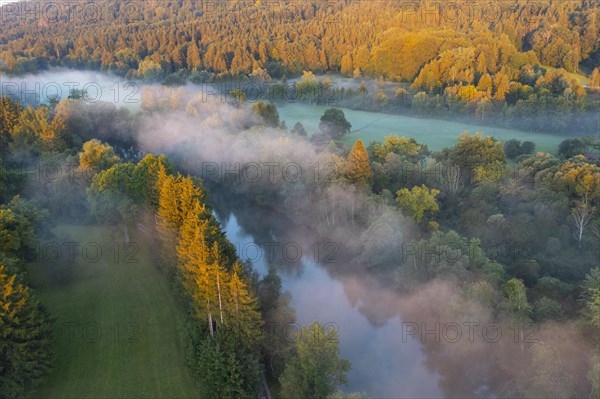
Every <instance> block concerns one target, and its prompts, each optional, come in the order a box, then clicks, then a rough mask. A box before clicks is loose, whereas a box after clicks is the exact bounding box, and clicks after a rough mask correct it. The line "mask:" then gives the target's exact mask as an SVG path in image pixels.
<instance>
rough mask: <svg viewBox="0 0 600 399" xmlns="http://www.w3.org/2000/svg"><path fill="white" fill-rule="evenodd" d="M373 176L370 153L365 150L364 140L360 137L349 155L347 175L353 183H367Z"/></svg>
mask: <svg viewBox="0 0 600 399" xmlns="http://www.w3.org/2000/svg"><path fill="white" fill-rule="evenodd" d="M371 176H373V171H372V170H371V162H370V160H369V154H368V153H367V150H365V147H364V146H363V143H362V140H360V139H358V140H357V141H356V143H355V144H354V147H352V150H351V151H350V154H349V155H348V162H347V163H346V177H347V178H348V180H349V181H350V182H351V183H354V184H357V185H367V183H368V181H369V179H370V178H371Z"/></svg>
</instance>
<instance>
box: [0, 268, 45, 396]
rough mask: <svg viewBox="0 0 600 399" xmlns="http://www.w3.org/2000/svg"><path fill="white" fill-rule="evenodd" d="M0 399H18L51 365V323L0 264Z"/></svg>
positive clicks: (34, 300) (27, 289) (28, 294)
mask: <svg viewBox="0 0 600 399" xmlns="http://www.w3.org/2000/svg"><path fill="white" fill-rule="evenodd" d="M0 290H1V292H0V359H1V361H0V397H2V398H18V397H23V396H24V394H25V393H26V392H27V391H28V390H29V389H31V388H33V387H34V386H35V385H36V384H37V383H39V381H40V380H41V379H42V377H43V376H44V374H45V373H46V372H47V371H48V369H49V368H50V367H51V365H52V354H51V352H50V349H49V342H50V340H49V336H50V319H49V316H48V314H47V313H46V311H45V309H44V308H43V307H42V306H41V305H40V303H39V302H38V301H37V300H36V299H35V298H34V297H33V296H32V295H31V292H30V291H29V288H27V287H26V286H24V285H23V284H21V283H20V282H18V281H17V276H16V275H14V274H13V275H9V274H8V273H7V270H6V267H5V266H4V264H2V263H0Z"/></svg>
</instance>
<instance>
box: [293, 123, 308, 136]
mask: <svg viewBox="0 0 600 399" xmlns="http://www.w3.org/2000/svg"><path fill="white" fill-rule="evenodd" d="M291 132H292V133H294V134H297V135H298V136H304V137H306V136H307V133H306V129H305V128H304V125H302V123H300V122H296V124H295V125H294V127H292V130H291Z"/></svg>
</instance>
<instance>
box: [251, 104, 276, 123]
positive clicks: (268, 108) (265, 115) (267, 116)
mask: <svg viewBox="0 0 600 399" xmlns="http://www.w3.org/2000/svg"><path fill="white" fill-rule="evenodd" d="M252 109H253V110H254V112H256V113H257V114H258V115H259V116H260V117H261V118H262V119H263V121H264V123H265V124H266V125H267V126H269V127H274V128H277V127H279V112H278V111H277V107H275V105H274V104H272V103H265V102H263V101H262V100H259V101H258V102H257V103H255V104H254V105H252Z"/></svg>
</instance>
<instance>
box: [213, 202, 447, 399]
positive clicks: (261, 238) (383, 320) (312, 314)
mask: <svg viewBox="0 0 600 399" xmlns="http://www.w3.org/2000/svg"><path fill="white" fill-rule="evenodd" d="M213 193H214V191H213ZM213 202H214V206H215V213H216V215H217V217H218V218H219V220H220V221H221V222H222V224H223V227H224V230H225V232H226V234H227V237H228V238H229V240H230V241H232V242H233V243H234V245H235V246H236V248H237V249H238V253H240V255H242V256H244V255H246V257H247V258H250V259H252V261H253V265H254V267H255V269H256V270H257V271H258V272H259V273H260V274H261V275H265V274H266V272H267V268H268V264H269V263H274V264H275V265H277V267H278V271H279V275H280V277H281V279H282V283H283V288H284V290H287V291H289V292H290V294H291V296H292V302H291V306H292V307H293V308H294V309H295V310H296V315H297V322H298V324H310V323H311V322H313V321H315V320H317V321H319V322H320V323H322V324H330V325H331V326H334V328H336V329H337V330H338V331H339V336H340V349H341V353H342V356H343V357H345V358H347V359H348V360H350V361H351V362H352V370H351V371H350V373H349V374H348V377H349V384H348V385H347V386H345V387H344V390H345V391H360V392H367V393H368V394H369V397H386V398H441V397H444V394H443V393H442V391H441V390H440V388H439V387H438V380H439V376H438V374H437V373H436V372H435V371H432V370H431V369H428V368H427V366H426V365H425V356H424V353H423V350H422V344H421V342H419V341H418V340H416V339H414V338H413V337H410V336H406V334H405V336H404V337H403V334H402V324H401V323H402V321H401V318H400V315H399V314H398V313H399V309H400V306H399V302H400V301H401V296H400V295H399V294H398V293H396V292H393V291H392V290H391V289H389V288H385V287H382V286H381V285H380V284H379V282H378V281H376V280H375V279H374V278H373V277H372V276H370V275H368V274H366V273H362V274H361V273H358V274H357V273H356V270H354V271H352V272H351V273H347V272H346V273H345V272H344V265H343V260H342V258H343V256H342V255H343V254H341V253H340V252H341V250H340V251H338V253H337V254H336V258H335V259H329V261H328V262H326V263H324V262H318V261H319V260H320V258H319V257H318V256H315V254H316V251H317V244H319V243H320V244H324V245H326V244H327V242H326V241H324V240H320V239H317V238H315V237H314V236H312V235H311V234H309V232H308V231H306V230H305V229H303V228H299V227H298V226H294V225H293V223H291V222H290V221H289V220H285V218H284V217H282V215H274V214H273V213H274V212H272V211H269V210H267V209H264V208H260V207H252V208H245V207H243V206H240V205H239V204H236V206H231V204H227V203H226V202H225V201H223V200H221V198H219V200H218V201H213ZM292 243H293V244H292ZM324 245H322V246H324ZM259 247H260V249H259ZM286 247H287V249H288V251H287V252H288V254H287V255H286V254H285V250H284V248H286ZM293 248H296V249H297V248H301V250H302V257H301V259H300V260H298V261H297V262H296V261H295V260H296V256H297V255H296V254H297V251H294V250H293ZM330 251H331V252H333V251H332V250H330Z"/></svg>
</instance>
